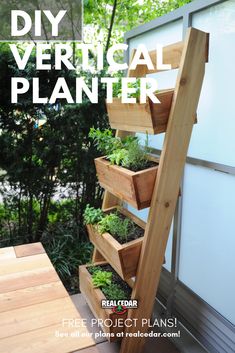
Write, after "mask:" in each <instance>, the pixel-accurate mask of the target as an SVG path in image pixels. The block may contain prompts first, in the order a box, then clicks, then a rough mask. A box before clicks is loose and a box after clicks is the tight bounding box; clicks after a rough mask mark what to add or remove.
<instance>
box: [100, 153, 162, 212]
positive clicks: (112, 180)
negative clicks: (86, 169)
mask: <svg viewBox="0 0 235 353" xmlns="http://www.w3.org/2000/svg"><path fill="white" fill-rule="evenodd" d="M155 161H157V160H155ZM95 166H96V172H97V176H98V179H99V183H100V185H101V186H102V187H103V188H105V189H106V190H108V191H110V192H111V193H112V194H113V195H115V196H117V197H119V198H120V199H121V200H123V201H126V202H128V203H129V204H130V205H132V206H133V207H135V208H136V209H137V210H141V209H143V208H146V207H149V206H150V203H151V199H152V193H153V188H154V184H155V179H156V175H157V170H158V165H156V166H155V167H151V168H148V169H145V170H141V171H139V172H132V171H131V170H129V169H126V168H123V167H120V166H117V165H112V164H110V162H109V161H107V160H106V159H105V157H100V158H96V159H95Z"/></svg>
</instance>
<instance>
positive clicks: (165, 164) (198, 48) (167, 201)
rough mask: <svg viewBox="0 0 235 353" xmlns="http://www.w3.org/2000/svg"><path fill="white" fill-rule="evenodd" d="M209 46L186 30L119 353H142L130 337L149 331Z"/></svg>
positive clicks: (139, 341)
mask: <svg viewBox="0 0 235 353" xmlns="http://www.w3.org/2000/svg"><path fill="white" fill-rule="evenodd" d="M207 44H208V35H207V34H206V33H205V32H202V31H199V30H197V29H194V28H190V29H189V30H188V32H187V35H186V39H185V44H184V49H183V53H182V58H181V63H180V69H179V73H178V77H177V83H176V89H175V94H174V98H173V103H172V108H171V113H170V117H169V122H168V126H167V131H166V135H165V140H164V145H163V150H162V154H161V158H160V164H159V169H158V173H157V178H156V183H155V188H154V192H153V197H152V201H151V206H150V212H149V216H148V221H147V225H146V230H145V235H144V241H143V245H142V250H141V255H140V260H139V265H138V271H137V276H136V281H135V285H134V288H133V292H132V298H133V299H137V300H138V309H129V311H128V318H129V319H135V320H136V326H135V327H134V326H132V327H129V328H127V329H126V332H125V336H124V338H123V340H122V345H121V353H133V352H134V353H140V352H142V349H143V345H144V338H142V337H135V338H133V337H130V336H128V335H130V334H132V333H134V332H137V331H140V332H142V333H145V332H146V331H147V327H146V326H144V327H143V326H142V319H143V318H145V319H149V318H150V317H151V313H152V308H153V304H154V299H155V294H156V291H157V287H158V284H159V279H160V274H161V267H162V262H163V259H164V254H165V250H166V245H167V240H168V236H169V231H170V226H171V222H172V218H173V215H174V211H175V206H176V202H177V198H178V192H179V187H180V181H181V177H182V173H183V169H184V165H185V161H186V156H187V150H188V146H189V142H190V137H191V133H192V128H193V124H194V119H195V114H194V113H195V111H196V110H197V105H198V101H199V97H200V92H201V87H202V82H203V77H204V72H205V61H206V55H205V53H206V51H207Z"/></svg>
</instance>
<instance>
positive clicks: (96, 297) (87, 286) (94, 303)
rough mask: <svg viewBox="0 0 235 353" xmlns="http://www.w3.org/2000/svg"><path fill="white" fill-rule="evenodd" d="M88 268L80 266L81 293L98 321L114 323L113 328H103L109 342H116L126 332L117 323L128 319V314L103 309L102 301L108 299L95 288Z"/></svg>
mask: <svg viewBox="0 0 235 353" xmlns="http://www.w3.org/2000/svg"><path fill="white" fill-rule="evenodd" d="M97 265H98V264H97ZM87 267H88V266H87V265H84V266H79V281H80V290H81V293H82V294H83V296H84V298H85V300H86V302H87V303H88V305H89V307H90V309H91V311H92V312H93V314H94V316H95V317H96V318H97V319H101V320H103V321H105V320H109V322H113V325H111V327H107V326H103V327H102V328H103V331H104V332H105V333H107V335H108V336H107V339H108V340H109V342H114V341H116V340H117V339H118V338H117V337H116V335H117V333H121V332H123V330H124V328H123V327H121V325H120V326H118V325H117V322H118V320H119V319H122V320H125V319H126V318H127V312H126V313H124V314H122V315H119V314H116V313H114V312H113V311H112V310H111V309H102V308H101V301H102V300H104V299H106V297H105V296H104V294H103V292H102V291H101V289H99V288H94V286H93V283H92V277H91V275H90V273H89V272H88V270H87ZM109 326H110V325H109Z"/></svg>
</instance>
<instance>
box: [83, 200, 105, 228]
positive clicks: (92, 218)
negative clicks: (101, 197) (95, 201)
mask: <svg viewBox="0 0 235 353" xmlns="http://www.w3.org/2000/svg"><path fill="white" fill-rule="evenodd" d="M103 217H104V213H103V211H102V210H101V209H100V208H95V207H91V206H90V205H89V204H88V205H87V206H86V208H85V211H84V213H83V218H84V224H96V223H98V222H100V221H101V220H102V218H103Z"/></svg>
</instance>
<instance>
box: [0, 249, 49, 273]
mask: <svg viewBox="0 0 235 353" xmlns="http://www.w3.org/2000/svg"><path fill="white" fill-rule="evenodd" d="M48 266H51V262H50V260H49V258H48V257H47V255H46V254H39V255H34V256H27V257H21V258H16V259H9V260H5V261H4V263H2V262H0V276H3V275H7V274H11V273H17V272H24V271H29V270H34V269H35V270H36V269H38V268H43V267H48Z"/></svg>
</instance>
